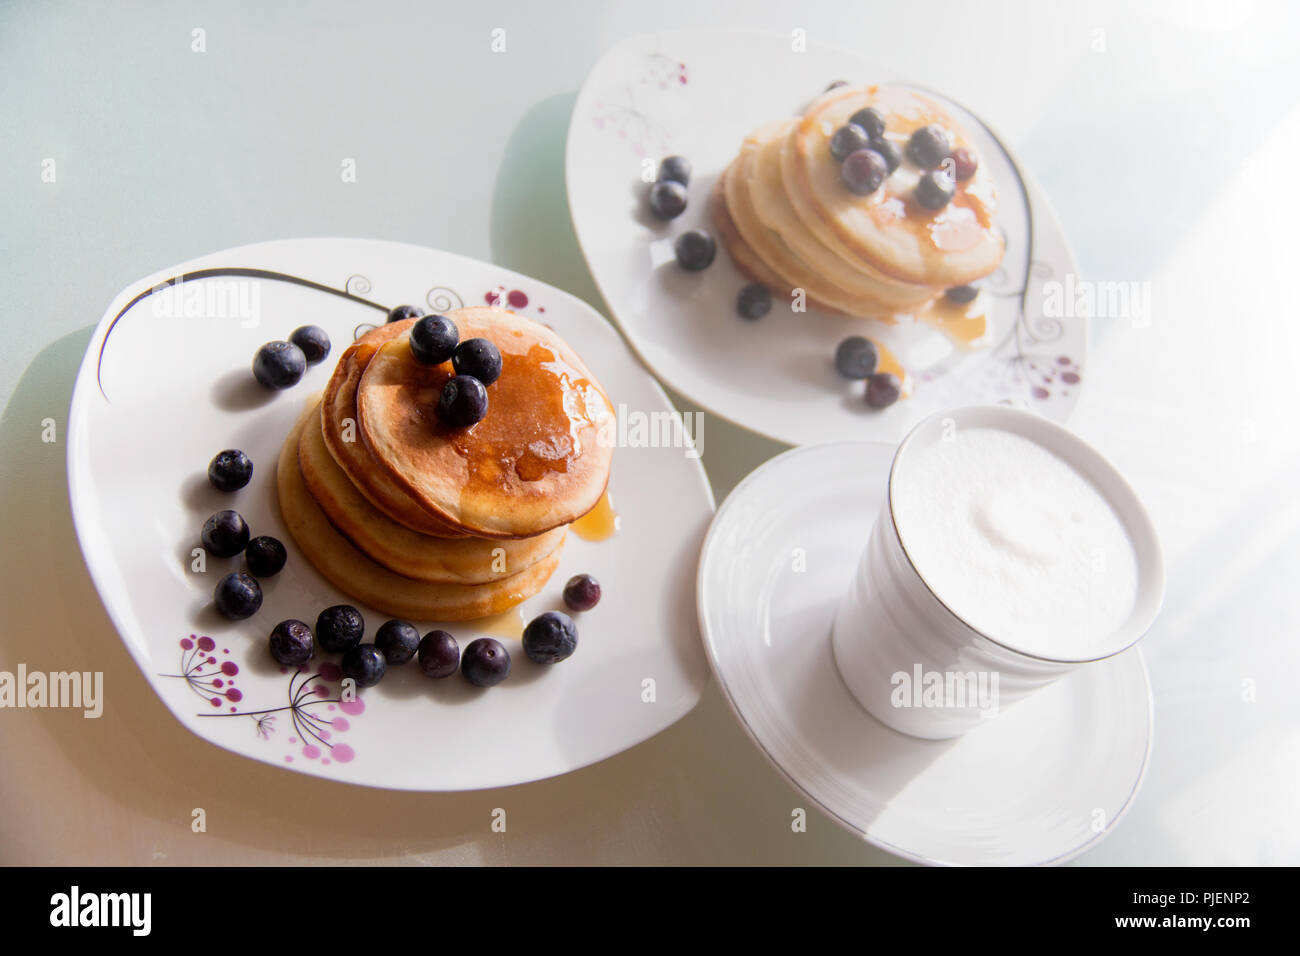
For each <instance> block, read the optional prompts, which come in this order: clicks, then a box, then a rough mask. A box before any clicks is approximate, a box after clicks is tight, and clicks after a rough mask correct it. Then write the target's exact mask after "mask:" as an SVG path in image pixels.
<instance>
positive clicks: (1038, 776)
mask: <svg viewBox="0 0 1300 956" xmlns="http://www.w3.org/2000/svg"><path fill="white" fill-rule="evenodd" d="M893 451H894V449H893V447H892V446H890V445H885V444H877V443H861V442H858V443H837V444H828V445H811V446H804V447H801V448H795V449H793V450H791V451H788V452H786V453H785V454H783V455H779V456H778V457H776V458H774V459H772V460H771V461H769V462H767V463H766V464H765V465H763V466H762V467H761V468H759V469H758V470H757V471H755V472H754V473H753V474H751V475H750V476H749V477H748V478H746V479H745V480H744V481H743V482H742V483H741V484H740V485H739V486H738V487H737V488H736V490H735V491H734V492H732V494H731V496H730V497H729V498H728V499H727V500H726V502H725V503H724V504H723V505H722V507H721V509H719V511H718V513H717V515H716V517H715V518H714V521H713V525H712V527H711V528H710V530H709V534H708V537H707V538H706V539H705V543H704V550H703V553H702V555H701V559H700V570H699V588H698V594H699V612H700V626H701V630H702V632H703V635H704V643H705V648H706V650H707V652H708V655H709V660H710V663H711V664H712V666H713V671H714V673H715V674H716V675H717V678H718V683H719V684H720V685H721V687H722V689H723V691H724V693H725V694H726V696H727V699H728V700H729V701H730V703H731V706H732V709H733V710H734V711H735V712H736V715H737V716H738V717H739V718H740V722H741V724H742V725H743V726H744V727H745V729H746V731H747V732H748V733H749V735H750V736H751V737H752V738H753V739H754V742H755V743H757V744H758V746H759V748H760V749H761V750H762V751H763V752H764V753H765V754H766V755H767V757H768V759H770V760H771V761H772V763H773V764H774V765H775V766H776V767H777V769H779V770H780V771H781V772H782V773H783V774H785V776H786V777H788V778H789V780H790V782H791V783H793V784H794V785H795V787H797V788H798V789H799V790H801V791H802V792H803V793H804V794H805V795H806V796H807V797H808V799H809V800H811V801H812V802H813V803H814V804H815V805H816V806H818V807H819V808H820V809H821V810H822V811H824V812H825V813H826V814H827V815H829V816H830V817H831V818H832V819H834V820H835V821H837V822H838V823H840V824H841V825H843V826H844V827H845V828H846V829H848V830H850V831H852V832H854V833H856V834H858V835H859V836H861V837H863V838H865V839H866V840H868V841H869V842H871V843H873V844H875V845H877V846H880V847H883V848H884V849H886V850H889V851H891V852H893V853H896V854H898V855H899V856H902V857H906V858H907V859H909V860H914V861H917V862H921V863H932V864H948V865H980V864H999V865H1027V864H1048V863H1061V862H1064V861H1065V860H1068V859H1070V858H1071V857H1074V856H1076V855H1078V854H1079V853H1082V852H1083V851H1084V850H1086V849H1088V848H1089V847H1091V846H1092V845H1093V844H1095V843H1096V842H1097V841H1098V840H1100V839H1101V838H1102V837H1103V836H1105V835H1106V834H1107V833H1109V832H1110V831H1111V830H1112V829H1113V828H1114V826H1115V824H1116V822H1118V820H1119V819H1120V818H1121V817H1122V816H1123V814H1124V812H1125V811H1126V810H1127V809H1128V807H1129V805H1130V803H1131V802H1132V800H1133V797H1134V795H1135V794H1136V792H1137V789H1138V787H1139V786H1140V785H1141V783H1142V777H1143V774H1144V772H1145V770H1146V766H1147V759H1148V755H1149V753H1150V749H1151V733H1152V700H1151V689H1150V685H1149V683H1148V680H1147V673H1146V666H1145V664H1144V663H1143V660H1142V655H1141V653H1140V651H1139V650H1138V649H1137V648H1133V649H1132V650H1130V651H1127V652H1125V653H1123V654H1120V655H1117V656H1115V657H1113V658H1110V659H1109V660H1106V661H1104V662H1101V663H1098V664H1094V665H1090V666H1085V667H1083V668H1081V669H1079V670H1078V671H1076V672H1074V673H1072V674H1070V675H1069V676H1067V677H1065V678H1062V679H1061V680H1059V681H1057V682H1056V683H1055V684H1052V685H1050V686H1049V687H1047V688H1045V689H1043V690H1041V691H1038V692H1037V693H1036V694H1034V695H1032V696H1031V697H1029V698H1027V699H1026V700H1024V701H1022V702H1020V703H1018V704H1016V705H1014V706H1013V707H1011V708H1009V709H1007V710H1006V711H1005V712H1004V713H1002V714H1001V715H1000V716H997V717H995V718H992V719H990V720H989V722H988V723H987V724H985V725H982V726H980V727H978V728H976V729H975V730H974V731H972V732H970V733H969V734H967V735H965V736H964V737H960V738H957V739H955V740H947V741H929V740H919V739H916V738H913V737H908V736H905V735H903V734H900V733H897V732H896V731H893V730H890V729H889V728H887V727H885V726H884V725H883V724H880V723H878V722H877V721H876V720H875V719H874V718H872V717H871V716H870V715H869V714H868V713H867V712H866V711H865V710H863V709H862V708H861V707H860V706H859V705H858V703H857V702H856V700H854V698H853V697H852V696H851V695H850V694H849V691H848V689H847V688H846V687H845V685H844V683H843V681H842V680H841V679H840V676H839V672H838V671H837V670H836V669H835V664H834V661H833V658H832V655H831V645H830V626H831V618H832V615H833V614H834V611H835V608H836V605H837V604H838V601H839V599H840V596H841V595H842V594H843V593H844V591H845V589H846V588H847V586H848V581H849V577H850V575H851V573H852V571H853V568H854V567H855V566H856V564H857V561H858V559H859V557H860V556H861V553H862V550H863V547H864V546H865V543H866V540H867V534H868V532H869V531H870V529H871V525H872V523H873V521H874V520H875V516H876V514H877V512H878V510H879V507H880V504H881V499H882V496H883V494H884V490H885V482H886V476H887V473H888V470H889V464H890V460H891V458H892V456H893ZM800 566H802V567H804V568H806V570H803V571H800V570H797V569H798V568H799V567H800Z"/></svg>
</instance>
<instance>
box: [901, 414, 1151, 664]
mask: <svg viewBox="0 0 1300 956" xmlns="http://www.w3.org/2000/svg"><path fill="white" fill-rule="evenodd" d="M945 419H952V420H953V421H954V423H955V424H956V425H957V426H958V427H960V425H961V424H962V419H968V421H967V422H966V424H967V425H968V427H969V426H971V425H972V424H973V423H972V422H970V421H969V419H975V420H976V422H977V423H978V424H976V425H975V427H994V428H1001V429H1003V430H1004V431H1009V432H1011V433H1012V434H1016V435H1019V436H1021V437H1022V438H1026V439H1028V440H1030V441H1032V442H1034V443H1035V444H1037V445H1039V446H1040V447H1043V448H1045V449H1046V450H1047V451H1049V452H1052V453H1053V454H1055V455H1057V456H1058V457H1060V458H1062V459H1064V460H1065V462H1066V464H1068V465H1070V466H1071V467H1073V468H1074V469H1075V470H1076V471H1078V472H1079V473H1080V475H1082V476H1083V477H1084V479H1085V480H1087V481H1088V482H1089V483H1090V484H1092V486H1093V487H1094V488H1095V489H1096V490H1097V492H1098V493H1099V494H1100V495H1101V496H1102V498H1103V499H1105V500H1106V502H1107V503H1108V504H1109V505H1110V506H1111V509H1112V510H1113V511H1114V512H1115V515H1116V517H1117V518H1119V520H1120V524H1121V525H1122V526H1123V527H1124V530H1125V532H1126V533H1127V534H1128V536H1129V538H1130V540H1131V541H1132V544H1133V550H1134V554H1135V557H1136V560H1137V577H1138V593H1137V597H1136V599H1135V600H1134V604H1133V610H1132V612H1131V613H1130V614H1129V617H1128V619H1127V620H1125V621H1124V623H1123V624H1121V625H1120V627H1119V628H1118V629H1117V630H1116V632H1115V633H1116V635H1118V636H1122V637H1123V638H1124V640H1123V641H1122V642H1118V643H1117V645H1116V646H1115V647H1114V648H1113V649H1111V650H1107V651H1106V653H1104V654H1096V655H1089V656H1085V657H1070V656H1055V657H1054V656H1050V655H1046V654H1042V653H1038V652H1034V651H1027V650H1025V649H1023V648H1020V647H1016V646H1015V645H1014V644H1011V643H1009V642H1007V641H1006V640H1005V639H1002V640H999V639H998V638H995V637H993V636H992V635H989V634H986V633H985V632H984V631H982V630H980V629H979V628H977V627H975V626H974V625H973V624H971V623H970V622H969V621H967V620H966V619H965V618H964V617H962V616H961V615H960V614H958V613H957V611H956V610H954V609H953V608H952V607H951V606H950V605H949V604H948V603H947V602H946V601H944V599H943V598H942V597H940V596H939V594H938V592H937V591H935V589H934V588H933V587H932V586H931V585H930V582H928V581H927V580H926V579H925V576H924V575H923V574H921V572H920V569H919V568H917V566H916V562H915V561H914V560H913V559H912V555H911V554H910V553H908V550H907V544H906V542H904V540H903V535H902V532H901V531H900V530H899V527H898V519H897V517H896V516H895V514H894V476H895V474H896V473H897V471H898V463H899V460H900V459H901V458H902V457H903V456H904V454H905V453H906V451H907V449H908V448H909V447H911V446H912V445H913V444H915V443H916V441H917V439H918V436H920V435H922V434H924V433H925V432H926V430H927V429H932V428H933V427H934V425H935V423H936V422H942V421H944V420H945ZM1042 436H1048V437H1049V439H1050V443H1049V442H1044V441H1042V440H1040V438H1041V437H1042ZM1054 446H1058V447H1054ZM1059 446H1065V447H1067V448H1068V449H1069V451H1070V452H1071V453H1072V454H1071V455H1069V456H1067V455H1062V454H1061V453H1060V448H1059ZM1080 458H1082V459H1084V460H1082V461H1081V460H1079V459H1080ZM1099 478H1100V479H1103V480H1098V479H1099ZM1116 498H1120V499H1123V500H1122V501H1117V500H1116ZM885 504H886V509H887V511H888V512H889V521H890V526H891V527H892V529H893V532H894V537H895V539H896V540H897V541H898V545H899V549H900V550H901V551H902V552H903V557H904V558H906V559H907V563H908V566H909V567H910V568H911V569H912V572H913V574H915V575H916V580H918V581H919V582H920V583H921V585H922V586H923V587H924V588H925V590H926V591H927V592H928V593H929V595H930V596H931V597H932V598H934V600H935V601H936V602H937V603H938V604H939V605H940V606H941V607H942V608H943V609H944V610H945V611H947V612H948V613H949V614H950V615H951V616H952V617H953V618H954V619H955V620H956V621H957V622H958V623H959V624H960V625H961V626H962V627H964V628H966V629H967V630H969V631H970V632H972V633H973V634H975V635H977V636H979V637H981V638H983V639H984V640H986V641H988V642H989V643H990V644H994V645H996V646H997V647H1000V648H1002V649H1003V650H1005V651H1008V652H1009V653H1011V654H1015V655H1017V656H1019V657H1024V658H1030V659H1032V660H1038V661H1045V662H1048V663H1053V664H1087V663H1092V662H1095V661H1102V660H1106V659H1107V658H1109V657H1114V656H1115V655H1116V654H1122V653H1123V652H1124V651H1126V650H1128V649H1129V648H1130V647H1132V646H1133V645H1134V644H1136V643H1137V642H1138V641H1139V640H1141V639H1142V637H1143V635H1145V634H1146V632H1147V631H1148V630H1150V628H1151V625H1152V624H1153V623H1154V622H1155V619H1156V616H1157V615H1158V614H1159V612H1160V608H1161V606H1162V605H1163V603H1164V595H1165V563H1164V554H1163V551H1162V549H1161V546H1160V538H1159V536H1158V535H1157V533H1156V529H1155V524H1154V523H1153V522H1152V520H1151V516H1150V515H1149V514H1148V513H1147V510H1146V507H1145V506H1144V505H1143V504H1142V500H1141V499H1140V498H1139V497H1138V495H1137V492H1136V491H1134V490H1133V487H1132V485H1130V484H1129V483H1128V480H1127V479H1126V478H1125V477H1124V476H1123V475H1122V474H1121V473H1120V471H1119V469H1117V468H1116V467H1115V466H1114V464H1112V463H1111V461H1110V459H1108V458H1107V457H1106V456H1105V455H1103V454H1102V453H1101V452H1100V451H1099V450H1098V449H1096V448H1095V447H1093V446H1092V445H1091V444H1089V443H1088V442H1086V441H1084V440H1083V439H1082V438H1080V437H1079V436H1078V435H1076V434H1075V433H1074V432H1072V431H1070V430H1069V429H1068V428H1065V427H1064V426H1062V425H1059V424H1057V423H1056V422H1053V421H1051V420H1049V419H1047V418H1044V417H1043V416H1041V415H1037V414H1034V413H1033V412H1030V411H1025V410H1023V409H1020V408H1015V407H1013V406H1010V405H965V406H962V407H960V408H953V409H946V410H941V411H937V412H934V413H932V414H930V415H928V416H926V417H925V418H923V419H922V420H921V421H920V422H918V423H917V424H916V425H915V426H914V427H913V428H912V429H911V431H909V432H908V433H907V435H906V436H904V438H903V440H902V441H901V442H899V444H898V447H897V448H896V449H895V450H894V457H893V459H892V460H891V461H890V463H889V480H888V482H887V484H886V489H885ZM1121 506H1122V508H1121Z"/></svg>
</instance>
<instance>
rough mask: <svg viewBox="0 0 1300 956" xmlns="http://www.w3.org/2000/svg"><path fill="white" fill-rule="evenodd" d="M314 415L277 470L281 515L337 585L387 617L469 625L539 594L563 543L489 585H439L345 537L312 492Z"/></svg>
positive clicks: (298, 428)
mask: <svg viewBox="0 0 1300 956" xmlns="http://www.w3.org/2000/svg"><path fill="white" fill-rule="evenodd" d="M308 421H309V415H304V416H303V417H302V418H301V419H299V421H298V423H297V425H295V426H294V428H293V430H292V431H291V432H290V434H289V437H288V439H287V440H286V441H285V443H284V447H283V449H282V450H281V452H280V460H279V465H278V468H277V470H276V487H277V490H278V492H279V500H280V513H281V515H282V516H283V517H284V523H285V525H286V526H287V527H288V529H289V533H290V534H291V535H292V536H293V539H294V541H296V542H297V544H298V547H299V548H300V549H301V550H302V552H303V554H304V555H306V557H307V559H308V560H309V561H311V563H312V564H313V565H314V566H315V567H316V570H318V571H319V572H320V573H321V574H322V575H323V576H324V577H325V578H326V579H327V580H328V581H329V582H330V583H331V584H333V585H334V586H335V587H337V588H338V589H339V590H340V591H343V592H344V593H345V594H347V595H349V596H351V597H352V598H354V599H355V600H358V601H360V602H361V603H363V604H367V605H369V606H370V607H373V608H375V609H376V610H378V611H380V612H381V613H383V614H388V615H391V616H393V617H397V618H404V619H406V620H411V621H468V620H472V619H474V618H480V617H489V616H491V615H494V614H501V613H503V612H505V611H508V610H509V609H510V608H512V607H514V606H515V605H516V604H519V603H520V602H522V601H524V600H526V599H527V598H529V597H531V596H532V595H534V594H536V593H537V592H538V591H540V590H541V589H542V587H543V586H544V585H545V584H546V582H547V580H548V579H549V578H550V576H551V574H552V573H554V571H555V568H556V566H557V565H558V564H559V562H560V553H561V551H563V544H561V546H560V547H557V548H556V549H555V550H554V551H552V552H551V553H550V554H549V555H548V556H547V557H546V558H544V559H543V560H541V561H538V562H537V563H536V564H534V565H533V566H532V567H529V568H527V569H525V570H523V571H520V572H519V573H517V574H513V575H510V576H509V577H506V578H502V579H500V580H498V581H492V582H490V583H487V584H439V583H434V582H428V581H414V580H412V579H411V578H406V577H402V576H401V575H399V574H394V573H393V572H392V571H389V570H388V569H387V568H384V567H381V566H380V565H378V564H376V563H375V562H374V561H371V560H370V559H369V558H368V557H366V556H365V555H364V554H362V553H361V552H360V551H358V550H357V549H356V548H354V547H353V546H352V544H351V543H349V541H348V540H347V539H346V538H345V537H343V535H341V534H339V532H338V531H337V530H336V529H335V528H334V526H333V525H332V524H330V522H329V519H328V518H326V517H325V512H323V511H321V509H320V506H319V505H317V504H316V500H315V499H314V498H313V497H312V496H311V492H310V491H308V490H307V484H306V482H304V481H303V477H302V472H301V470H300V469H299V467H298V445H299V441H300V439H301V437H302V430H303V428H304V427H305V425H306V424H307V422H308Z"/></svg>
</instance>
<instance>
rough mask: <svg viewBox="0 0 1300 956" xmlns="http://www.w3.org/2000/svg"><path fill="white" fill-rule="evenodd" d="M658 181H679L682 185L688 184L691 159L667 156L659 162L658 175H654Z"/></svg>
mask: <svg viewBox="0 0 1300 956" xmlns="http://www.w3.org/2000/svg"><path fill="white" fill-rule="evenodd" d="M655 179H656V180H658V181H659V182H665V181H668V182H674V183H681V184H682V185H683V186H687V185H690V182H691V161H690V160H689V159H687V158H686V157H685V156H669V157H667V158H666V159H665V160H664V161H663V162H662V163H660V164H659V175H657V176H656V177H655Z"/></svg>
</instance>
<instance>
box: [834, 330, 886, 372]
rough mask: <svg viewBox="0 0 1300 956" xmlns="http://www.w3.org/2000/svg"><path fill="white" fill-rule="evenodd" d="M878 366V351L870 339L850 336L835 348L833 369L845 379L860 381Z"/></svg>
mask: <svg viewBox="0 0 1300 956" xmlns="http://www.w3.org/2000/svg"><path fill="white" fill-rule="evenodd" d="M878 364H880V350H879V349H878V348H876V343H875V342H873V341H871V339H868V338H863V337H862V336H861V335H850V336H849V337H848V338H847V339H845V340H844V341H843V342H841V343H840V344H839V345H837V346H836V347H835V368H836V370H838V371H839V373H840V374H841V375H843V376H844V377H845V378H851V379H854V380H855V381H861V380H862V379H864V378H867V377H868V376H870V375H871V374H872V373H873V372H875V370H876V366H877V365H878Z"/></svg>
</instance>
